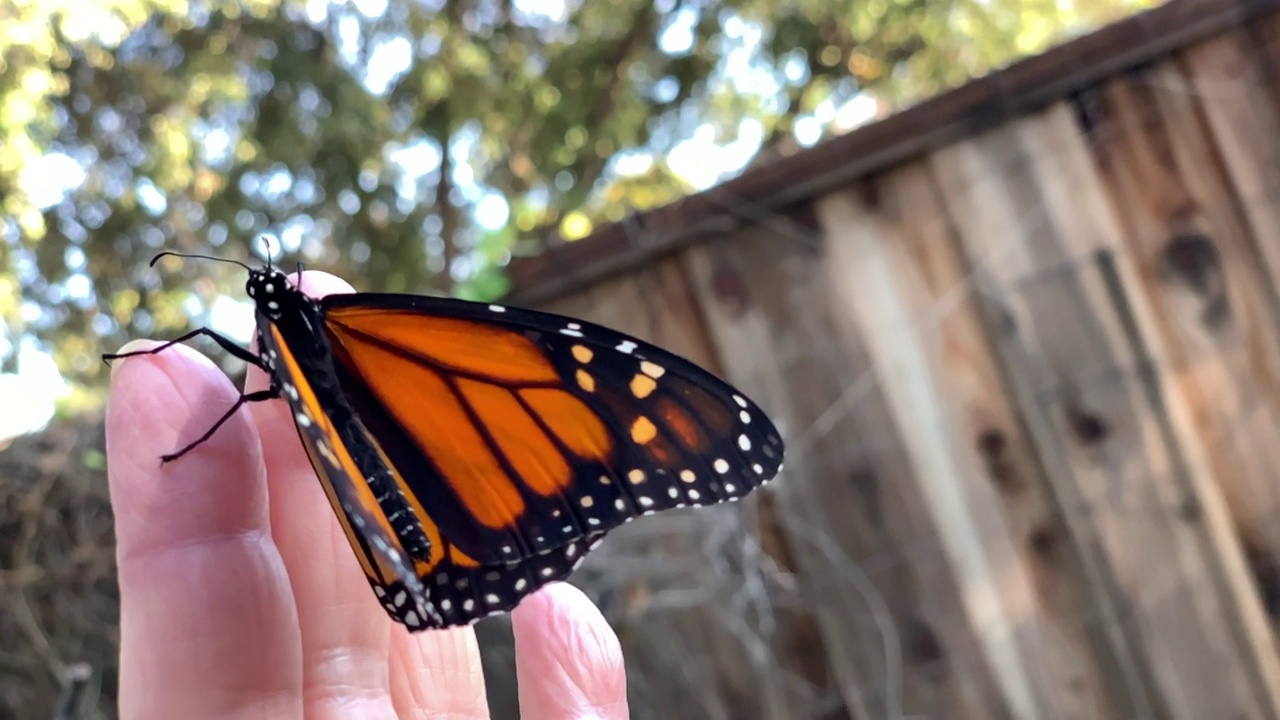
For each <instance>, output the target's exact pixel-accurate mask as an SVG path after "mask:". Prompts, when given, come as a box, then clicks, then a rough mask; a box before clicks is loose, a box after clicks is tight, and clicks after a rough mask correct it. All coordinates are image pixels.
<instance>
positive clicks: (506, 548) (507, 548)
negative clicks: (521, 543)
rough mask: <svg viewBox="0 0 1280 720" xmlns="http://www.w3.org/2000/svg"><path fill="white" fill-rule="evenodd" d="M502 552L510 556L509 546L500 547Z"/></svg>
mask: <svg viewBox="0 0 1280 720" xmlns="http://www.w3.org/2000/svg"><path fill="white" fill-rule="evenodd" d="M502 552H503V553H505V554H507V555H510V554H511V546H510V545H503V546H502Z"/></svg>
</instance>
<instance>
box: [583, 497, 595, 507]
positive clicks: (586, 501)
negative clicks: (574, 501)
mask: <svg viewBox="0 0 1280 720" xmlns="http://www.w3.org/2000/svg"><path fill="white" fill-rule="evenodd" d="M595 504H596V499H595V498H593V497H591V496H590V495H585V496H583V498H582V507H584V508H589V507H591V506H592V505H595Z"/></svg>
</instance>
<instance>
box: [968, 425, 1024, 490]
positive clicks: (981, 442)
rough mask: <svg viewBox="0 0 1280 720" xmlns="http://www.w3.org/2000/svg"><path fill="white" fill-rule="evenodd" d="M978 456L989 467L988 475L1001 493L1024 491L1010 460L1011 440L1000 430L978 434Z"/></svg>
mask: <svg viewBox="0 0 1280 720" xmlns="http://www.w3.org/2000/svg"><path fill="white" fill-rule="evenodd" d="M976 444H977V448H978V455H980V456H981V457H982V462H983V464H984V465H986V467H987V473H988V474H989V475H990V476H991V480H992V482H994V483H995V484H996V488H997V489H998V490H1000V492H1003V493H1006V494H1013V493H1016V492H1018V491H1019V490H1021V489H1022V486H1023V483H1022V480H1021V478H1019V477H1018V472H1017V470H1016V468H1015V467H1014V465H1013V462H1012V461H1011V459H1010V458H1009V440H1008V438H1006V437H1005V434H1004V432H1003V431H1001V430H999V429H998V428H986V429H984V430H982V431H981V432H979V433H978V440H977V443H976Z"/></svg>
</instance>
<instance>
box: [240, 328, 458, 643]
mask: <svg viewBox="0 0 1280 720" xmlns="http://www.w3.org/2000/svg"><path fill="white" fill-rule="evenodd" d="M259 328H260V333H259V339H260V343H261V346H262V352H263V355H264V356H265V357H266V359H267V361H268V363H269V364H270V365H271V367H272V371H273V373H274V374H275V377H276V380H277V382H278V383H279V384H280V386H281V390H282V392H283V395H284V397H285V399H286V400H287V401H288V403H289V408H290V410H292V412H293V415H294V420H295V422H294V425H295V426H296V427H297V429H298V437H299V438H300V439H301V441H302V446H303V448H304V449H306V452H307V456H308V457H309V458H310V460H311V465H312V467H314V468H315V471H316V475H317V476H318V477H319V479H320V484H321V486H322V487H323V488H324V491H325V495H326V496H327V497H328V498H329V503H330V505H332V506H333V511H334V514H335V515H336V516H337V518H338V522H339V523H340V524H341V526H342V531H343V533H344V534H345V535H346V536H347V540H348V542H350V544H351V549H352V550H354V551H355V554H356V558H357V559H358V560H359V562H360V567H361V569H362V570H363V571H364V574H365V577H366V578H367V579H368V581H369V584H370V585H371V586H372V587H373V590H374V594H375V595H377V597H378V600H379V601H380V602H381V603H382V604H383V606H384V607H385V608H386V610H387V612H388V614H390V615H391V617H392V618H394V619H395V620H397V621H398V622H401V623H404V624H405V625H406V626H407V627H409V628H410V629H421V628H424V627H429V626H438V625H440V624H441V622H442V620H441V618H440V616H439V614H438V613H437V612H436V610H435V608H434V606H433V603H432V602H431V599H430V598H429V596H428V594H427V590H426V588H425V587H424V585H423V583H422V581H421V579H420V577H419V575H418V573H417V572H416V570H415V568H414V565H413V561H412V559H411V558H410V556H409V554H408V553H407V552H406V551H405V549H404V547H403V545H402V544H401V541H400V539H399V537H398V536H397V533H396V532H395V530H394V528H393V527H392V525H391V522H390V521H389V520H388V518H387V515H386V513H385V512H384V511H383V509H382V507H381V506H380V504H379V502H378V499H377V497H376V495H375V493H374V491H373V489H372V487H371V486H370V484H369V483H368V482H367V481H366V479H365V476H366V472H367V471H366V470H363V469H362V468H361V467H360V465H361V464H362V463H361V462H360V460H358V459H357V458H359V457H360V455H362V453H361V452H360V449H361V443H360V439H361V438H360V437H359V436H358V435H355V434H354V433H358V432H360V430H359V428H358V427H356V426H354V425H353V424H351V422H350V420H353V419H348V420H346V421H344V415H343V414H338V417H337V418H336V419H335V417H334V413H333V412H332V410H333V408H332V407H331V406H330V404H329V403H327V402H326V399H327V393H325V392H324V387H323V385H322V386H321V387H319V388H317V387H316V385H315V384H314V383H313V381H312V378H311V377H309V374H308V372H307V366H306V365H305V364H304V362H302V361H300V357H299V356H298V355H295V354H294V352H293V351H292V350H291V348H290V346H289V344H288V343H287V342H285V339H284V337H283V336H282V335H281V334H280V331H279V329H278V328H277V327H275V326H274V325H272V324H270V323H268V322H266V321H265V320H264V319H260V320H259ZM302 357H304V358H305V356H302ZM318 372H322V369H321V368H313V373H311V374H312V375H314V374H317V373H318ZM360 459H361V460H362V459H364V458H360ZM365 464H367V463H365Z"/></svg>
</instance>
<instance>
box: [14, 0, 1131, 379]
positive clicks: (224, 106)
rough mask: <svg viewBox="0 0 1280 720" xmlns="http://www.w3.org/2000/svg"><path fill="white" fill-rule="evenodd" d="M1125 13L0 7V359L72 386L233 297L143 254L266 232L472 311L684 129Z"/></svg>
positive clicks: (930, 73) (684, 136)
mask: <svg viewBox="0 0 1280 720" xmlns="http://www.w3.org/2000/svg"><path fill="white" fill-rule="evenodd" d="M1135 2H1136V3H1141V2H1145V0H1117V1H1116V2H1115V3H1113V2H1110V1H1109V0H1108V1H1107V2H1098V1H1097V0H1082V1H1080V2H1076V3H1075V4H1071V3H1059V2H1048V1H1047V0H1018V1H1013V0H988V1H987V2H983V3H974V2H971V1H970V0H946V1H942V0H932V1H931V0H869V1H867V0H767V1H766V0H703V1H702V2H696V3H695V2H686V1H685V0H657V1H656V2H654V1H653V0H607V1H605V0H602V1H600V2H591V3H588V2H584V1H582V0H575V1H574V2H566V4H565V5H563V6H560V7H559V8H557V7H556V5H555V3H551V4H532V3H530V4H526V3H519V2H517V3H510V4H509V3H497V2H491V1H489V0H462V1H460V2H444V0H435V1H434V2H433V1H432V0H427V1H426V2H418V3H393V4H389V5H385V6H382V5H380V4H379V3H378V2H376V0H370V1H368V2H363V3H358V4H357V6H349V5H345V4H343V5H340V4H335V5H332V6H328V5H326V4H325V3H322V2H318V1H317V0H309V1H308V2H300V1H294V0H254V1H248V2H233V1H231V0H190V1H189V2H181V1H179V0H89V1H88V2H75V3H73V2H71V0H61V2H48V3H35V2H29V1H28V2H16V1H15V0H0V47H3V48H4V49H5V51H4V53H3V59H0V197H2V198H3V203H2V204H0V236H2V237H3V242H0V320H2V321H3V327H2V328H0V359H11V358H12V357H13V356H14V354H15V353H16V352H17V348H18V347H19V346H20V341H21V340H22V339H23V338H35V339H38V340H39V341H40V342H41V343H43V344H44V346H45V347H48V348H51V349H52V350H53V352H54V356H55V358H56V359H57V361H58V363H59V365H60V367H61V368H62V370H63V372H64V373H66V374H68V376H70V377H71V378H72V379H73V380H74V381H76V383H77V386H78V387H82V388H83V387H92V386H94V385H95V383H98V382H100V381H101V379H102V378H103V377H104V375H103V370H102V367H101V365H100V363H98V362H97V361H96V355H97V353H99V352H101V351H103V350H104V349H108V348H113V347H115V346H117V345H118V344H120V343H122V342H123V341H124V340H126V339H128V338H131V337H138V336H157V335H171V334H173V333H176V332H178V331H180V330H181V329H183V328H184V327H186V326H188V325H189V324H192V323H207V322H209V321H210V318H211V317H213V316H214V315H215V300H217V299H218V298H219V297H221V296H223V295H224V294H226V293H233V295H232V297H237V298H238V297H240V296H239V288H238V287H237V285H238V283H239V282H240V279H241V275H240V274H238V273H236V272H235V269H234V268H229V267H225V266H221V265H212V264H208V263H203V264H197V263H192V262H177V261H174V262H166V263H162V264H160V265H159V266H158V267H157V269H154V270H153V269H151V268H149V267H148V266H147V260H148V259H149V258H150V257H151V256H152V255H153V254H154V253H155V252H156V251H158V250H160V249H178V250H185V251H192V252H208V253H212V254H216V255H220V256H223V257H228V258H235V259H241V260H244V259H248V258H249V257H250V256H251V255H256V256H257V257H259V258H261V257H263V255H262V253H263V250H264V247H263V246H262V244H261V243H259V242H257V240H256V238H258V237H260V236H264V235H265V236H269V237H272V238H275V239H276V240H278V242H275V243H273V247H274V249H275V250H276V251H277V253H278V251H279V250H280V248H283V250H284V254H283V255H282V256H281V257H280V260H281V262H286V261H287V262H289V263H292V262H293V261H295V260H301V261H304V262H306V263H307V264H308V265H311V266H315V267H320V268H323V269H326V270H329V271H331V272H335V273H338V274H340V275H342V276H344V277H346V278H347V279H349V280H350V281H351V282H352V283H353V284H354V285H355V286H356V287H357V288H358V289H369V290H388V291H413V292H433V293H454V294H457V295H460V296H463V297H470V298H476V299H492V298H494V297H497V296H499V295H500V294H501V293H502V292H504V291H505V288H506V285H505V280H504V278H503V275H502V270H501V268H502V265H503V264H504V263H505V262H506V261H507V260H508V259H509V258H510V256H511V253H512V252H513V250H515V249H516V248H518V247H522V246H523V245H518V244H517V241H520V240H528V239H530V238H538V237H545V236H546V234H548V233H549V232H553V231H558V232H561V233H562V234H563V235H564V236H567V237H577V236H580V235H583V234H586V233H587V232H589V231H590V230H591V228H593V227H594V226H596V225H598V224H599V223H600V222H604V221H608V220H616V219H619V218H621V217H623V216H624V215H625V214H626V213H627V212H630V211H633V210H636V209H644V208H648V207H653V206H656V205H659V204H662V203H666V202H669V201H671V200H673V199H675V198H677V197H679V196H680V195H682V194H684V193H686V192H689V191H690V190H692V189H694V188H693V187H692V186H691V185H690V184H689V182H688V181H687V180H686V179H682V178H681V177H680V175H679V173H678V172H676V171H675V170H674V169H673V167H672V165H671V164H669V163H667V162H666V161H665V158H666V156H667V153H668V151H670V150H672V149H673V148H675V147H677V146H678V144H679V143H681V142H682V141H685V140H688V139H689V138H690V137H693V136H694V135H695V133H698V134H699V135H698V136H699V137H701V138H703V140H704V141H705V142H711V141H712V140H714V141H715V142H718V143H729V142H732V141H734V140H735V139H736V138H738V136H739V133H740V130H741V128H743V127H744V126H743V125H742V122H743V120H751V121H753V122H754V123H755V125H754V127H756V128H757V129H759V130H762V132H760V136H761V138H762V139H763V141H764V142H765V143H773V142H777V141H779V140H781V139H784V138H786V137H787V136H789V135H790V134H791V133H792V131H793V128H794V127H795V123H796V122H797V120H798V119H800V118H803V117H807V116H811V115H817V116H819V117H821V118H825V119H824V120H823V122H827V121H829V119H830V116H831V115H833V110H832V108H835V107H838V106H839V105H841V104H843V103H844V102H846V101H848V100H849V99H850V98H852V97H854V96H855V95H856V94H857V93H859V92H862V91H868V90H869V91H871V92H873V93H874V94H875V95H876V96H877V97H879V98H882V99H885V100H887V101H889V102H890V103H896V104H900V103H903V102H907V101H911V100H914V99H917V98H919V97H921V96H923V95H925V94H928V93H932V92H935V91H937V90H939V89H942V88H945V87H947V86H951V85H955V84H957V83H959V82H961V81H963V80H965V79H967V78H968V77H970V76H972V75H974V74H978V73H981V72H984V71H986V70H988V69H990V68H991V67H992V66H994V65H996V64H999V63H1004V62H1007V61H1008V60H1010V59H1013V58H1014V57H1016V56H1019V55H1023V54H1026V53H1030V52H1036V51H1039V50H1042V49H1043V48H1044V47H1045V46H1046V45H1047V44H1048V43H1050V42H1052V41H1053V40H1055V39H1057V38H1059V37H1061V35H1062V34H1063V33H1064V32H1066V31H1068V30H1074V29H1077V28H1078V27H1081V26H1082V25H1096V24H1097V23H1099V22H1100V21H1103V20H1106V19H1110V18H1113V17H1115V16H1116V15H1117V14H1119V13H1120V12H1122V11H1124V10H1125V9H1126V7H1132V5H1133V3H1135ZM548 7H550V8H552V14H550V15H548V14H545V13H546V12H547V11H546V10H545V8H548ZM359 8H366V9H367V10H369V14H367V15H366V14H362V13H361V11H360V10H359ZM535 8H537V11H535V10H534V9H535ZM824 113H825V114H824ZM699 128H703V129H704V130H705V131H706V132H704V130H699ZM707 132H709V134H707ZM755 149H758V144H757V146H753V147H752V148H750V150H751V151H754V150H755ZM745 154H746V155H748V156H747V157H741V158H740V165H745V164H746V162H747V161H748V160H749V159H750V158H749V154H750V153H745ZM646 156H648V158H649V159H648V160H647V161H645V160H644V158H645V157H646ZM624 158H631V159H632V160H635V159H636V158H640V159H641V162H638V163H637V162H633V163H631V165H634V166H635V167H638V168H639V169H638V170H637V169H634V168H633V169H632V170H630V171H628V172H621V171H620V168H623V166H624V165H625V164H626V163H624V162H623V159H624ZM59 188H63V189H65V192H59ZM251 248H252V249H253V250H254V252H252V253H251V252H250V249H251ZM224 302H225V301H224ZM245 312H246V313H247V310H246V311H245Z"/></svg>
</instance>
